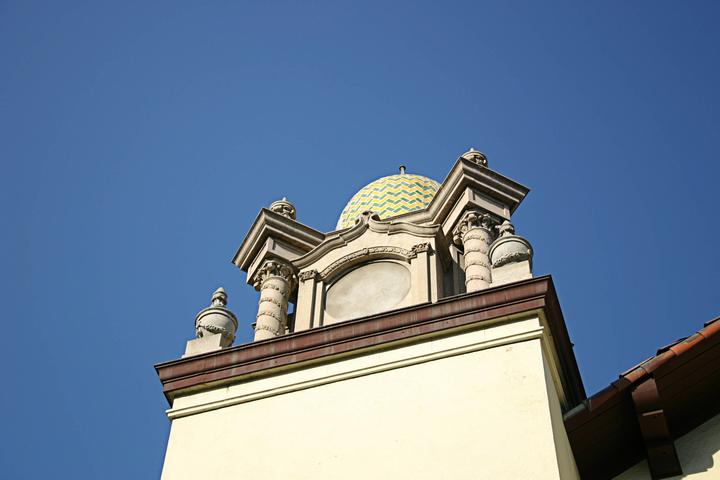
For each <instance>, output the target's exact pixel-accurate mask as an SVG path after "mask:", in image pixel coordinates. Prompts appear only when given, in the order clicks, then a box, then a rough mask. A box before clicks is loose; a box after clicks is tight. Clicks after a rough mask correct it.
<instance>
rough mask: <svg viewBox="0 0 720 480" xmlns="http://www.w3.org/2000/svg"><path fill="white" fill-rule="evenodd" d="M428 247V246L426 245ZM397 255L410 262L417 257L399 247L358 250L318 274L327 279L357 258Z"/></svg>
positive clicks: (415, 253)
mask: <svg viewBox="0 0 720 480" xmlns="http://www.w3.org/2000/svg"><path fill="white" fill-rule="evenodd" d="M428 247H429V245H428ZM388 254H389V255H398V256H401V257H403V258H404V259H405V260H407V261H410V260H411V259H413V258H416V257H417V252H416V251H413V250H406V249H404V248H400V247H369V248H363V249H362V250H358V251H357V252H353V253H350V254H348V255H345V256H344V257H342V258H340V259H338V260H335V261H334V262H333V263H331V264H330V265H329V266H328V267H327V268H325V269H324V270H323V271H322V272H321V273H320V278H321V279H322V280H325V279H327V278H328V277H329V276H330V275H332V274H333V272H336V271H337V270H340V269H341V268H342V267H344V266H345V265H347V264H349V263H354V262H355V261H356V260H357V259H358V258H362V257H367V256H370V255H388Z"/></svg>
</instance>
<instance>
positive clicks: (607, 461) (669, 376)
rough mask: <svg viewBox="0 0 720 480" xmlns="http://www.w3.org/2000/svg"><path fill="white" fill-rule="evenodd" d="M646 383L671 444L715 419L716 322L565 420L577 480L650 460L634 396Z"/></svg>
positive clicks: (718, 376) (718, 373)
mask: <svg viewBox="0 0 720 480" xmlns="http://www.w3.org/2000/svg"><path fill="white" fill-rule="evenodd" d="M646 382H654V383H655V384H656V389H657V397H658V398H657V399H655V400H654V402H656V403H657V405H655V406H653V410H654V411H658V412H661V413H662V417H663V418H662V421H663V422H665V423H666V424H667V428H668V430H669V436H670V437H671V439H677V438H678V437H680V436H682V435H684V434H686V433H687V432H689V431H691V430H692V429H694V428H696V427H697V426H699V425H701V424H702V423H704V422H706V421H707V420H709V419H710V418H712V417H713V416H715V415H718V414H720V318H716V319H715V320H712V321H710V322H708V323H706V324H705V327H704V328H703V329H701V330H700V331H698V332H697V333H695V334H694V335H692V336H690V337H688V338H686V339H683V340H681V341H678V342H676V343H675V344H673V345H671V346H669V347H666V348H663V349H660V350H659V351H658V354H657V355H656V356H654V357H652V358H650V359H648V360H646V361H644V362H642V363H641V364H639V365H637V366H635V367H633V368H631V369H630V370H628V371H627V372H625V373H623V374H621V375H620V378H619V379H618V380H616V381H615V382H613V383H612V384H610V385H609V386H608V387H606V388H605V389H603V390H601V391H600V392H598V393H596V394H595V395H593V396H592V397H590V398H588V399H587V400H585V401H584V402H583V403H582V404H581V405H579V406H578V407H576V408H575V409H574V410H573V411H570V412H568V413H567V414H566V415H565V428H566V430H567V433H568V438H569V439H570V444H571V445H572V448H573V453H574V455H575V461H576V463H577V466H578V470H579V471H580V474H581V476H582V478H583V479H591V480H592V479H610V478H613V477H615V476H616V475H618V474H620V473H621V472H623V471H625V470H627V469H628V468H630V467H632V466H633V465H634V464H636V463H638V462H639V461H641V460H642V459H644V458H647V457H648V455H650V456H652V445H649V444H648V443H649V442H648V438H647V434H646V432H643V430H642V429H641V428H640V423H639V421H638V413H640V412H641V411H642V410H643V406H642V405H639V404H638V395H637V392H638V391H639V390H641V389H643V388H646V386H645V385H644V384H645V383H646ZM653 388H655V387H653ZM633 393H635V395H633ZM633 396H635V399H634V398H633ZM655 443H656V442H655ZM649 447H650V448H649ZM650 461H651V462H652V461H653V460H652V458H650ZM651 467H652V465H651ZM668 475H670V472H669V471H668ZM655 478H663V476H662V474H659V475H655Z"/></svg>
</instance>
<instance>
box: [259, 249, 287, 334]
mask: <svg viewBox="0 0 720 480" xmlns="http://www.w3.org/2000/svg"><path fill="white" fill-rule="evenodd" d="M294 285H295V275H294V274H293V271H292V268H290V266H288V265H285V264H283V263H280V262H275V261H268V262H265V264H264V265H263V266H262V267H261V268H260V269H259V271H258V273H257V275H256V280H255V288H256V289H258V290H260V302H259V304H258V314H257V320H256V322H255V340H264V339H266V338H273V337H278V336H280V335H284V334H285V332H286V330H287V311H288V300H289V298H290V292H291V291H292V288H293V286H294Z"/></svg>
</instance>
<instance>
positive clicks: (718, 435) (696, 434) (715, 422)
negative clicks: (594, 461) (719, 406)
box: [614, 415, 720, 480]
mask: <svg viewBox="0 0 720 480" xmlns="http://www.w3.org/2000/svg"><path fill="white" fill-rule="evenodd" d="M675 447H676V448H677V453H678V457H679V459H680V465H681V466H682V470H683V475H678V476H675V477H669V478H668V480H670V479H683V478H688V476H692V478H693V479H696V478H697V480H702V479H708V480H710V479H718V478H720V465H716V464H718V462H720V415H717V416H715V417H713V418H712V419H710V420H708V421H707V422H705V423H703V424H702V425H700V426H699V427H697V428H696V429H695V430H693V431H692V432H690V433H688V434H686V435H685V436H683V437H681V438H679V439H678V440H676V441H675ZM650 479H651V477H650V471H649V469H648V463H647V461H646V460H643V461H642V462H641V463H638V464H637V465H635V466H634V467H632V468H630V469H628V470H626V471H625V472H623V473H622V474H620V475H618V476H617V477H615V479H614V480H650Z"/></svg>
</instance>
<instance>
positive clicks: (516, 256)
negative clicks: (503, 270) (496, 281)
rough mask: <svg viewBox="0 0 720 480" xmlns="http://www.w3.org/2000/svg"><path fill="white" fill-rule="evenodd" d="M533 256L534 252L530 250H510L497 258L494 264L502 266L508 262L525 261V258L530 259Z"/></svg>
mask: <svg viewBox="0 0 720 480" xmlns="http://www.w3.org/2000/svg"><path fill="white" fill-rule="evenodd" d="M531 258H532V253H531V252H530V251H527V252H510V253H506V254H505V255H503V256H501V257H500V258H498V259H497V260H495V262H493V265H492V266H493V268H497V267H502V266H503V265H507V264H508V263H517V262H524V261H525V260H530V259H531Z"/></svg>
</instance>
